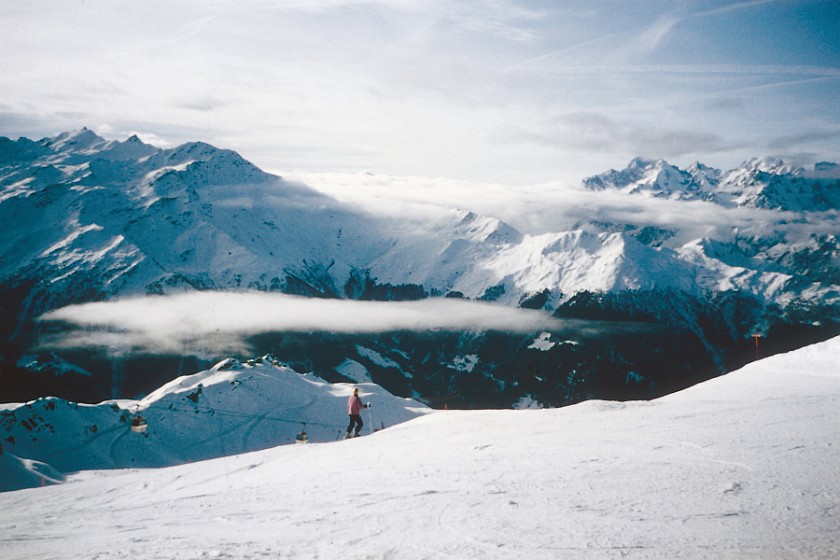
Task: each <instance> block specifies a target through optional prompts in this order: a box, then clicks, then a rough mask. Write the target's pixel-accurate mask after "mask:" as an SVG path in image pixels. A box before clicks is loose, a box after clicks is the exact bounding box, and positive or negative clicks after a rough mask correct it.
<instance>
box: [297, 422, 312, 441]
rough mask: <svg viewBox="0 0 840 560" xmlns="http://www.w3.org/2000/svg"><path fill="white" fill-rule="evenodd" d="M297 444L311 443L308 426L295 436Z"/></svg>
mask: <svg viewBox="0 0 840 560" xmlns="http://www.w3.org/2000/svg"><path fill="white" fill-rule="evenodd" d="M295 443H309V436H308V435H307V433H306V424H304V425H303V430H302V431H301V432H300V433H299V434H298V435H297V436H295Z"/></svg>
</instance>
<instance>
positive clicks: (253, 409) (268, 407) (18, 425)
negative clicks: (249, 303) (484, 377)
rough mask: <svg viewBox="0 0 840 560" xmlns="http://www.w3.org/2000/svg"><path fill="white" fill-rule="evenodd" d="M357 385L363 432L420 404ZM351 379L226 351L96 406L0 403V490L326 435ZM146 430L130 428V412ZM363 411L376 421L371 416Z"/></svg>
mask: <svg viewBox="0 0 840 560" xmlns="http://www.w3.org/2000/svg"><path fill="white" fill-rule="evenodd" d="M356 386H358V387H359V388H360V389H361V391H360V395H361V397H362V398H363V400H364V401H365V402H370V403H371V405H372V408H371V409H370V410H369V411H366V413H365V418H364V421H365V422H366V423H367V425H366V426H365V428H364V430H365V433H372V431H373V430H378V429H380V428H383V427H387V426H393V425H394V424H397V423H399V422H404V421H406V420H409V419H411V418H414V417H415V416H417V415H418V414H423V413H424V412H427V411H429V409H428V408H427V407H426V406H425V405H422V404H420V403H418V402H416V401H412V400H409V399H401V398H398V397H394V396H393V395H391V394H390V393H388V392H387V391H385V390H383V389H382V388H381V387H379V386H378V385H376V384H374V383H362V384H359V385H356ZM352 392H353V386H352V385H347V384H335V385H334V384H329V383H326V382H325V381H323V380H321V379H319V378H317V377H316V376H313V375H311V374H300V373H297V372H295V371H294V370H292V369H290V368H288V367H286V366H282V365H280V364H279V363H278V362H277V361H276V360H275V359H273V358H270V357H264V358H260V359H259V360H253V361H249V362H248V363H245V364H242V363H240V362H238V361H236V360H225V361H223V362H220V363H218V364H216V366H214V367H213V368H211V369H209V370H207V371H203V372H199V373H196V374H193V375H187V376H183V377H179V378H178V379H175V380H173V381H171V382H170V383H167V384H166V385H164V386H163V387H161V388H160V389H158V390H157V391H155V392H153V393H151V394H150V395H148V396H147V397H146V398H144V399H143V400H142V401H130V400H119V401H108V402H103V403H100V404H98V405H88V404H79V403H73V402H68V401H66V400H63V399H57V398H43V399H38V400H36V401H33V402H30V403H25V404H5V405H0V438H2V449H3V451H4V453H3V455H2V457H0V460H2V462H1V463H0V491H4V490H11V489H16V488H22V487H27V486H37V485H40V484H42V483H46V482H60V481H61V480H63V474H62V473H68V472H73V471H78V470H90V469H104V468H125V467H130V466H133V467H161V466H169V465H175V464H181V463H187V462H194V461H198V460H201V459H207V458H211V457H220V456H225V455H235V454H238V453H244V452H247V451H254V450H257V449H265V448H268V447H273V446H276V445H281V444H288V443H294V442H296V438H297V435H298V434H299V433H301V432H303V431H305V432H306V433H307V436H308V439H309V440H310V441H313V442H318V441H333V440H335V439H337V438H338V437H340V436H343V431H344V429H346V426H347V409H346V404H347V398H348V397H349V396H350V394H351V393H352ZM138 416H140V417H142V418H144V419H145V420H146V422H147V428H146V432H145V433H137V432H134V431H132V430H131V429H130V422H131V420H132V418H136V417H138ZM371 420H373V421H375V422H371Z"/></svg>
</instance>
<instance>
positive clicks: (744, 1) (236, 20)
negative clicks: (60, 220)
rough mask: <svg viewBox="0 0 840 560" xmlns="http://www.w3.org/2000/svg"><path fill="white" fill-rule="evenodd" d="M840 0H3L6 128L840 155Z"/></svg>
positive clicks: (729, 159)
mask: <svg viewBox="0 0 840 560" xmlns="http://www.w3.org/2000/svg"><path fill="white" fill-rule="evenodd" d="M838 28H840V2H836V1H835V0H736V1H720V0H679V1H677V0H645V1H618V0H593V1H590V2H573V1H547V0H528V1H525V0H522V1H516V0H465V1H461V2H444V1H441V0H289V1H268V0H237V1H236V2H205V1H201V2H199V1H189V0H182V1H170V0H167V1H160V0H152V1H144V2H132V3H122V2H111V1H102V0H89V1H78V0H64V1H49V0H45V1H37V2H29V1H18V0H7V1H4V2H2V3H0V53H3V54H2V56H0V135H3V136H8V137H10V138H17V137H19V136H26V137H29V138H33V139H38V138H42V137H45V136H52V135H55V134H57V133H59V132H62V131H65V130H73V129H78V128H81V127H83V126H87V127H88V128H91V129H93V130H94V131H96V132H97V133H99V134H100V135H102V136H105V137H106V138H113V139H125V138H126V137H128V136H129V135H131V134H133V133H137V134H138V135H139V136H140V137H141V138H142V139H144V140H146V141H148V142H151V143H154V144H156V145H158V146H163V147H166V146H173V145H177V144H180V143H183V142H186V141H193V140H202V141H206V142H209V143H211V144H214V145H216V146H219V147H222V148H230V149H234V150H236V151H238V152H239V153H240V154H242V155H243V156H244V157H245V158H246V159H248V160H250V161H252V162H254V163H255V164H257V165H258V166H260V167H261V168H263V169H265V170H267V171H271V172H276V173H279V174H284V173H286V174H288V173H301V172H303V173H318V172H354V173H358V172H370V173H377V174H388V175H393V176H421V177H446V178H451V179H454V180H459V181H467V182H484V183H487V182H490V183H500V184H505V185H531V184H539V183H543V182H550V181H571V182H574V181H578V180H580V179H581V178H583V177H585V176H588V175H592V174H596V173H600V172H603V171H605V170H607V169H610V168H616V169H620V168H623V167H624V166H625V165H626V164H627V162H629V160H630V159H632V158H633V157H635V156H643V157H650V158H664V159H667V160H668V161H670V162H671V163H675V164H678V165H688V164H690V163H692V162H694V161H698V160H699V161H702V162H704V163H706V164H708V165H711V166H713V167H718V168H721V169H724V170H726V169H731V168H733V167H735V166H737V165H738V164H739V163H740V162H742V161H744V160H746V159H749V158H751V157H762V156H777V157H782V158H784V159H786V160H788V161H792V162H794V163H798V164H806V165H807V164H810V163H814V162H816V161H822V160H829V161H838V160H840V105H838V104H837V103H836V99H837V97H838V93H840V34H838V33H836V30H837V29H838Z"/></svg>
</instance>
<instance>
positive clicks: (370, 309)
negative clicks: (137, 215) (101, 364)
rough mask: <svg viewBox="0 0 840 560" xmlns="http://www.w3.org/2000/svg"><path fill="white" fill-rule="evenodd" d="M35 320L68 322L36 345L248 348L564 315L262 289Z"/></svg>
mask: <svg viewBox="0 0 840 560" xmlns="http://www.w3.org/2000/svg"><path fill="white" fill-rule="evenodd" d="M40 321H42V322H47V323H53V324H54V326H55V325H62V324H63V325H65V326H67V327H69V329H68V330H66V331H63V332H60V333H55V334H53V335H50V336H47V337H45V338H44V339H43V340H42V342H41V346H42V348H45V349H46V348H53V349H57V348H80V347H81V348H100V349H105V350H109V351H110V352H112V353H120V352H129V351H131V352H152V353H195V352H199V353H201V352H211V353H218V352H221V351H223V350H230V349H233V350H238V351H242V350H245V349H247V348H248V344H247V338H248V337H250V336H254V335H257V334H263V333H275V332H330V333H380V332H394V331H487V330H495V331H505V332H522V333H528V332H534V331H540V330H551V329H553V328H554V329H556V328H560V327H561V326H562V325H563V323H562V322H561V321H559V320H557V319H554V318H552V317H550V316H549V315H547V314H546V313H544V312H539V311H531V310H524V309H514V308H509V307H504V306H500V305H493V304H489V303H483V302H475V301H467V300H457V299H444V298H433V299H426V300H422V301H407V302H380V301H355V300H330V299H311V298H303V297H297V296H290V295H285V294H277V293H263V292H192V293H185V294H179V295H172V296H149V297H137V298H128V299H120V300H114V301H106V302H95V303H85V304H79V305H70V306H67V307H63V308H60V309H56V310H54V311H51V312H49V313H46V314H45V315H43V316H42V317H40Z"/></svg>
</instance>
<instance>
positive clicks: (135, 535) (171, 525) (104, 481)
mask: <svg viewBox="0 0 840 560" xmlns="http://www.w3.org/2000/svg"><path fill="white" fill-rule="evenodd" d="M838 365H840V338H838V339H834V340H831V341H829V342H827V343H823V344H820V345H817V346H815V347H809V348H806V349H804V350H801V351H798V352H793V353H790V354H787V355H781V356H776V357H774V358H769V359H767V360H763V361H760V362H756V363H753V364H751V365H750V366H747V367H746V368H744V369H743V370H741V371H738V372H734V373H732V374H729V375H727V376H724V377H721V378H717V379H715V380H712V381H710V382H707V383H704V384H701V385H699V386H696V387H693V388H691V389H688V390H686V391H683V392H680V393H676V394H674V395H671V396H668V397H665V398H662V399H659V400H657V401H652V402H630V403H612V402H605V401H590V402H585V403H581V404H580V405H576V406H572V407H567V408H564V409H556V410H524V411H447V412H444V411H440V412H437V413H434V414H430V415H426V416H422V417H419V418H417V419H415V420H412V421H409V422H406V423H403V424H399V425H397V426H394V427H392V428H389V429H387V430H383V431H381V432H377V433H374V434H372V435H370V436H365V437H363V438H359V439H353V440H349V441H340V442H333V443H317V444H316V443H313V444H309V445H289V446H281V447H277V448H274V449H269V450H265V451H261V452H255V453H249V454H242V455H237V456H233V457H226V458H221V459H216V460H210V461H204V462H199V463H192V464H187V465H182V466H178V467H170V468H164V469H130V470H122V471H86V472H81V473H79V474H77V475H74V476H72V477H71V479H70V481H69V482H68V483H66V484H63V485H57V486H51V487H47V488H39V489H29V490H21V491H16V492H7V493H4V494H0V550H2V551H3V552H2V554H0V555H1V556H2V558H3V559H4V560H16V559H21V560H22V559H24V558H26V559H31V560H46V559H48V558H62V559H64V558H79V559H81V558H84V559H105V558H108V559H123V558H126V559H128V558H132V559H133V558H137V557H143V558H144V559H164V558H165V559H179V560H188V559H203V558H225V559H233V558H236V559H245V558H351V559H355V558H359V559H361V558H383V559H385V558H395V559H396V558H398V559H405V558H407V559H437V558H503V559H505V558H511V559H513V558H533V559H553V558H564V559H566V558H570V559H592V558H606V559H612V558H634V559H642V560H644V559H663V560H664V559H669V560H679V559H692V560H693V559H710V560H711V559H720V558H725V559H762V560H765V559H768V558H770V559H775V558H808V559H811V558H813V559H819V558H825V559H830V558H837V557H840V523H839V521H840V505H838V504H840V490H838V489H840V474H838V469H837V465H838V464H840V423H838V421H837V420H838V412H837V411H838V410H840V409H838V404H840V368H838V367H837V366H838ZM800 372H801V373H800ZM255 421H258V420H255Z"/></svg>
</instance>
